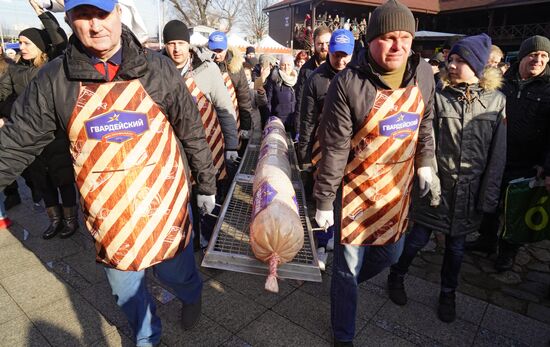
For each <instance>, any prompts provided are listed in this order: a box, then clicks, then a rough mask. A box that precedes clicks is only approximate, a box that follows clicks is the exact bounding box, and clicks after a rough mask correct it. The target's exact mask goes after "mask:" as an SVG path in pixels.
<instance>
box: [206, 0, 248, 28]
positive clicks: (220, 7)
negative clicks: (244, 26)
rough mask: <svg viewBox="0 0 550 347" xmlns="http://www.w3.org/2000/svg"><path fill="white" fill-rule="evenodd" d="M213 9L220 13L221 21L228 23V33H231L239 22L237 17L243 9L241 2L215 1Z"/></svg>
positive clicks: (233, 0) (229, 0)
mask: <svg viewBox="0 0 550 347" xmlns="http://www.w3.org/2000/svg"><path fill="white" fill-rule="evenodd" d="M212 7H213V8H214V9H215V10H216V11H217V12H218V14H219V16H220V18H221V19H223V20H225V21H226V22H227V28H226V29H227V31H230V30H231V28H232V27H233V25H235V24H236V23H237V22H239V18H238V17H237V15H238V14H239V12H240V11H241V8H242V7H243V3H242V2H241V1H239V0H213V1H212Z"/></svg>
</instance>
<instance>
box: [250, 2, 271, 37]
mask: <svg viewBox="0 0 550 347" xmlns="http://www.w3.org/2000/svg"><path fill="white" fill-rule="evenodd" d="M276 1H277V0H245V1H244V3H243V20H244V23H246V26H245V27H244V28H243V29H244V30H245V31H246V33H247V34H248V35H250V36H251V37H252V40H253V41H255V42H259V41H261V40H262V38H263V37H264V36H265V35H267V33H268V31H269V18H268V17H267V15H266V14H265V13H264V12H263V11H262V10H263V9H264V8H266V7H268V6H269V5H271V4H273V3H275V2H276Z"/></svg>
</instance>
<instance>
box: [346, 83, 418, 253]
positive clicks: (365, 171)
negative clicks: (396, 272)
mask: <svg viewBox="0 0 550 347" xmlns="http://www.w3.org/2000/svg"><path fill="white" fill-rule="evenodd" d="M423 113H424V102H423V100H422V95H421V93H420V90H419V88H418V87H417V86H410V87H407V88H401V89H397V90H378V91H377V93H376V98H375V102H374V105H373V107H372V109H371V111H370V113H369V114H368V116H367V117H366V118H365V121H364V123H363V125H362V127H361V128H360V129H359V131H357V133H356V134H355V135H354V136H353V138H352V140H351V156H350V159H348V164H347V165H346V169H345V172H344V179H343V182H342V185H343V190H342V193H343V194H342V231H341V242H342V243H344V244H351V245H386V244H390V243H394V242H396V241H398V240H399V238H400V237H401V235H402V234H403V232H404V231H405V229H406V227H407V222H408V219H407V213H408V211H409V199H410V190H411V187H412V182H413V175H414V160H413V159H414V154H415V151H416V143H417V140H418V129H419V126H420V121H421V120H422V115H423Z"/></svg>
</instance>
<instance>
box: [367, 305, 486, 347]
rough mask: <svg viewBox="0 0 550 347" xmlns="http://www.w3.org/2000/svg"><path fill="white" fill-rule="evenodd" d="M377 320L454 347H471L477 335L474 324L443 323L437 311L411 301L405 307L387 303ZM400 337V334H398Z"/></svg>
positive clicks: (460, 322) (463, 322)
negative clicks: (388, 322) (380, 319)
mask: <svg viewBox="0 0 550 347" xmlns="http://www.w3.org/2000/svg"><path fill="white" fill-rule="evenodd" d="M376 318H382V319H384V320H386V321H393V322H396V320H397V318H398V321H397V322H396V323H398V324H399V326H405V327H407V328H408V329H411V330H414V331H415V332H419V333H421V334H422V335H424V336H427V337H428V338H430V339H432V340H436V341H438V342H439V344H446V345H452V346H470V345H471V344H472V342H473V340H474V337H475V334H476V329H475V328H476V327H477V325H474V324H472V323H469V322H466V321H463V320H461V319H457V320H456V321H455V322H453V323H452V324H447V323H443V322H442V321H440V320H439V319H438V318H437V313H436V311H435V309H431V308H429V307H427V306H424V305H422V304H420V303H417V302H415V301H409V302H408V303H407V305H405V306H397V305H395V304H393V303H391V302H387V303H386V304H385V305H384V306H383V307H382V309H381V310H380V312H379V313H378V314H377V317H376ZM396 335H398V336H399V334H396Z"/></svg>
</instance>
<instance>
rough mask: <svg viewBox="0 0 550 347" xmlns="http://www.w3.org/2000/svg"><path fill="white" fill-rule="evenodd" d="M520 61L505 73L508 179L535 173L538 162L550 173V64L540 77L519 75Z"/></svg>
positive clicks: (546, 173)
mask: <svg viewBox="0 0 550 347" xmlns="http://www.w3.org/2000/svg"><path fill="white" fill-rule="evenodd" d="M518 69H519V63H517V64H516V65H514V66H512V67H511V68H510V69H509V70H508V71H507V72H506V74H505V75H504V86H503V87H502V92H503V93H504V95H506V115H507V121H508V137H507V140H508V142H507V143H508V146H507V159H506V170H505V177H506V179H513V178H518V177H530V176H533V174H534V172H535V170H533V167H534V166H535V165H540V166H542V167H544V171H545V175H546V176H550V66H548V65H547V66H546V70H545V71H544V72H543V73H542V74H540V75H539V76H537V77H533V78H531V79H529V80H526V81H521V79H520V78H519V73H518Z"/></svg>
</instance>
